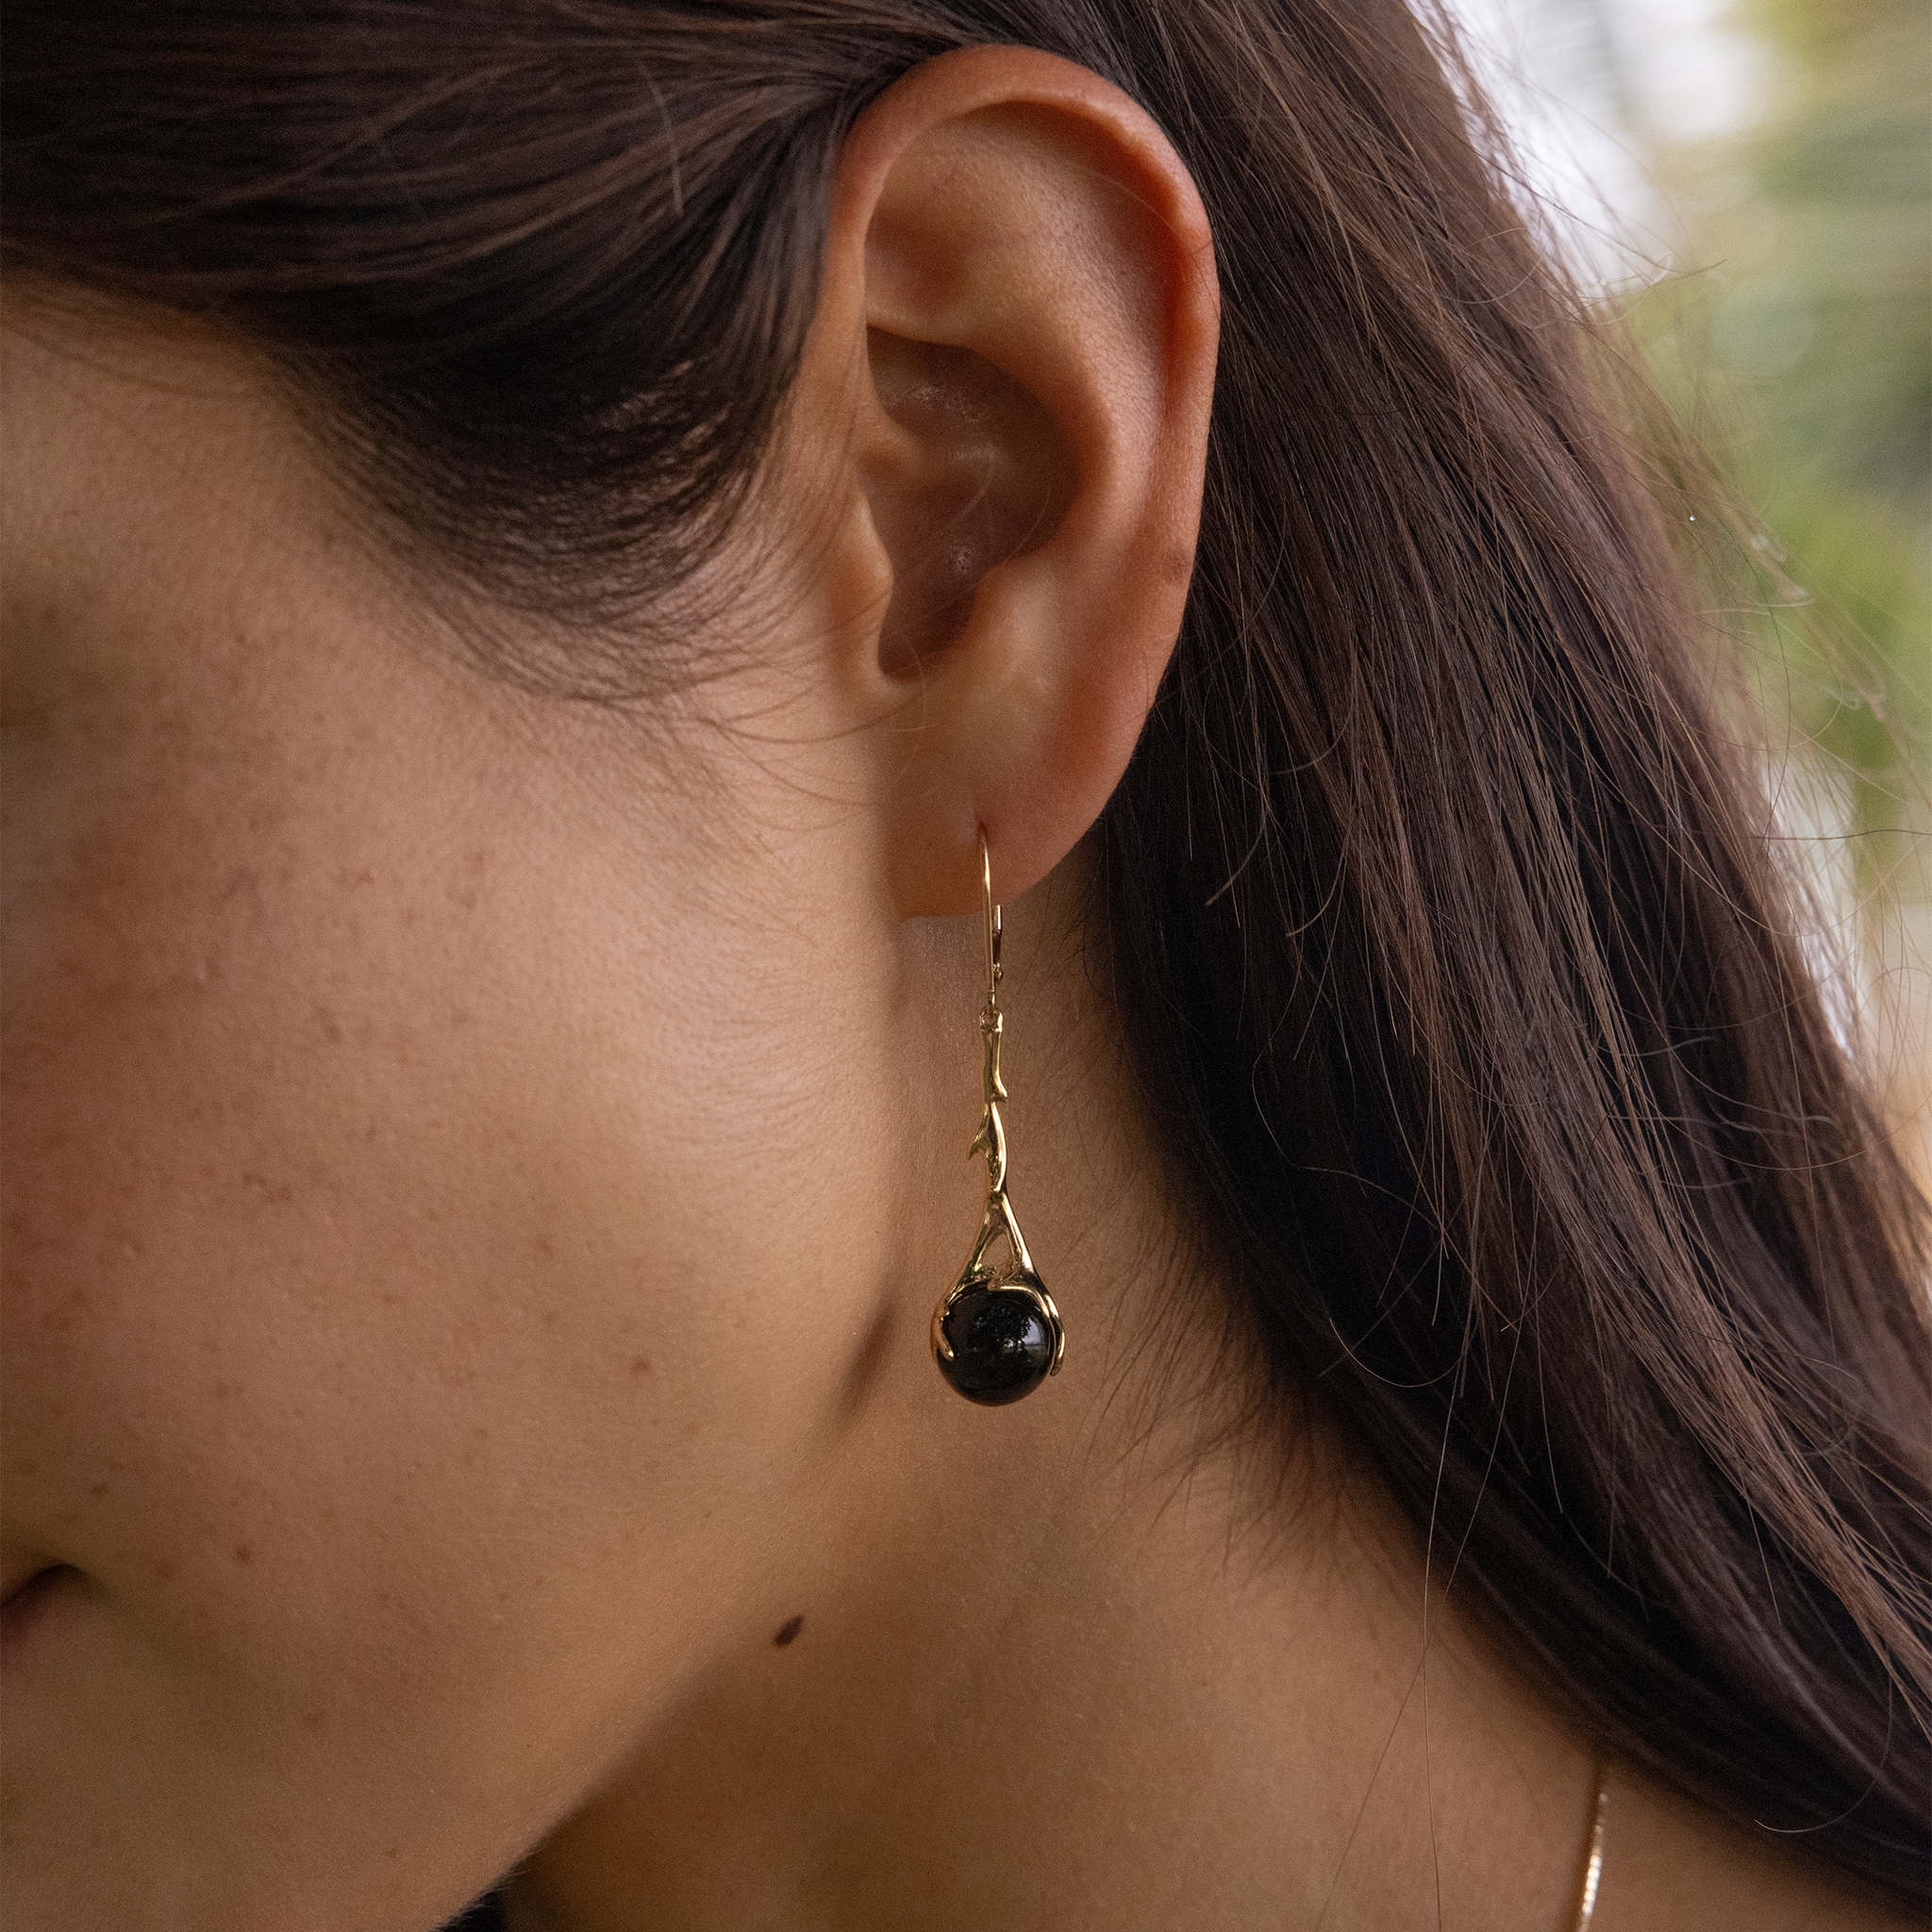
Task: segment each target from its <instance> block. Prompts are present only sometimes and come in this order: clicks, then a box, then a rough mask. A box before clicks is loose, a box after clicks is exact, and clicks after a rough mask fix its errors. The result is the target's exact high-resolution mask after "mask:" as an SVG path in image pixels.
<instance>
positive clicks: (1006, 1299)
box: [939, 1284, 1057, 1408]
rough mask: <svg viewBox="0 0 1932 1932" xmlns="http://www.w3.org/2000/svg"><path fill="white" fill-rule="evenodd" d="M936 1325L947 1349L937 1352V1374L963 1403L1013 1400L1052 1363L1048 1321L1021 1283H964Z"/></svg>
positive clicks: (1029, 1388)
mask: <svg viewBox="0 0 1932 1932" xmlns="http://www.w3.org/2000/svg"><path fill="white" fill-rule="evenodd" d="M940 1326H941V1330H942V1331H943V1333H944V1335H945V1338H946V1345H947V1346H948V1347H949V1348H950V1349H951V1350H952V1351H953V1358H952V1360H951V1361H948V1360H947V1359H946V1358H945V1357H944V1356H941V1357H939V1365H940V1374H942V1375H943V1376H944V1377H945V1378H946V1380H947V1381H948V1382H950V1383H951V1384H952V1385H953V1387H954V1388H955V1389H957V1390H958V1391H959V1393H960V1394H961V1395H963V1396H964V1397H965V1398H966V1400H967V1401H968V1402H981V1403H984V1404H986V1406H987V1407H989V1408H991V1407H996V1406H997V1405H999V1404H1000V1403H1003V1402H1018V1401H1019V1399H1020V1398H1021V1396H1023V1395H1030V1394H1032V1392H1033V1391H1035V1390H1036V1389H1038V1388H1039V1387H1040V1385H1041V1382H1043V1381H1044V1380H1045V1379H1046V1376H1047V1374H1048V1372H1049V1371H1050V1370H1051V1369H1052V1367H1053V1354H1054V1347H1055V1343H1056V1341H1057V1338H1056V1336H1055V1334H1054V1332H1053V1324H1052V1323H1051V1322H1049V1321H1048V1320H1047V1317H1046V1311H1045V1309H1043V1308H1042V1307H1041V1306H1040V1304H1039V1302H1038V1301H1036V1300H1035V1299H1034V1297H1033V1296H1032V1295H1031V1294H1029V1293H1028V1292H1027V1291H1025V1290H1024V1288H1001V1287H997V1286H994V1285H992V1284H988V1285H987V1286H985V1287H975V1288H969V1289H968V1290H967V1291H965V1292H964V1293H963V1294H962V1295H960V1296H959V1297H958V1300H956V1301H955V1302H954V1303H953V1305H952V1307H950V1308H948V1309H947V1311H946V1314H945V1318H944V1319H943V1321H941V1324H940Z"/></svg>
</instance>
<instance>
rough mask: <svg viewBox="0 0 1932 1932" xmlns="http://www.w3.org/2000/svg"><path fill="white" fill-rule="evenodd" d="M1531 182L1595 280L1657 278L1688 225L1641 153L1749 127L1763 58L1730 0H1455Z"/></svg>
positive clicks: (1624, 282)
mask: <svg viewBox="0 0 1932 1932" xmlns="http://www.w3.org/2000/svg"><path fill="white" fill-rule="evenodd" d="M1449 11H1450V12H1451V14H1452V15H1453V17H1454V18H1455V19H1456V20H1457V22H1459V23H1460V25H1461V27H1462V31H1463V33H1464V35H1465V37H1466V41H1467V44H1468V46H1469V49H1470V52H1471V53H1472V54H1473V55H1474V57H1475V60H1476V65H1477V67H1478V70H1479V72H1480V74H1481V75H1482V78H1483V81H1484V83H1485V85H1486V86H1487V87H1488V89H1489V90H1490V92H1491V97H1492V98H1493V100H1494V101H1495V103H1496V105H1497V107H1498V108H1500V109H1501V110H1502V112H1503V114H1504V116H1505V119H1506V120H1507V123H1508V124H1509V126H1510V128H1511V130H1512V132H1513V134H1514V137H1515V140H1516V142H1517V144H1518V149H1519V153H1520V156H1521V158H1522V159H1523V161H1524V166H1525V169H1526V170H1527V172H1528V173H1529V175H1530V176H1531V180H1532V184H1533V186H1534V187H1535V188H1536V190H1537V192H1538V193H1539V194H1540V195H1541V196H1542V197H1543V198H1544V199H1545V200H1546V201H1547V202H1549V203H1552V204H1554V205H1555V207H1556V208H1559V209H1561V210H1562V211H1563V212H1564V214H1565V215H1566V216H1567V218H1568V219H1567V221H1566V223H1565V226H1566V227H1567V229H1568V230H1569V232H1570V234H1571V236H1572V242H1573V247H1574V251H1575V256H1576V259H1577V262H1578V265H1579V267H1580V268H1581V269H1582V271H1583V273H1584V275H1585V279H1586V280H1587V281H1588V282H1590V283H1591V284H1592V285H1594V286H1597V287H1600V288H1601V287H1624V286H1628V285H1629V284H1630V283H1631V282H1632V281H1633V280H1634V281H1648V280H1651V279H1654V278H1655V276H1656V275H1657V273H1658V271H1659V270H1660V269H1662V268H1663V267H1664V266H1666V265H1667V264H1669V263H1670V262H1672V261H1673V259H1674V255H1675V249H1676V244H1677V230H1678V224H1677V223H1676V222H1675V221H1674V219H1673V216H1672V210H1671V209H1670V208H1668V207H1667V206H1666V205H1665V203H1664V201H1663V200H1662V198H1661V196H1660V195H1659V193H1658V191H1657V187H1656V185H1655V184H1654V183H1653V181H1652V180H1651V178H1650V176H1649V175H1648V173H1647V172H1646V167H1645V163H1644V161H1643V159H1642V158H1641V157H1642V156H1643V155H1644V154H1646V153H1648V154H1650V155H1652V156H1655V155H1657V154H1658V153H1660V152H1662V151H1666V150H1669V149H1671V148H1675V147H1680V146H1686V145H1690V144H1692V143H1695V142H1703V141H1707V140H1709V139H1711V138H1712V137H1714V136H1719V135H1724V134H1727V133H1730V132H1733V131H1734V130H1736V129H1738V128H1740V127H1742V126H1745V125H1748V124H1749V123H1750V121H1751V120H1752V119H1753V117H1754V113H1755V111H1756V106H1757V102H1759V101H1760V100H1761V99H1762V98H1763V96H1764V92H1765V82H1766V78H1767V76H1766V74H1765V56H1764V54H1763V52H1762V50H1761V49H1760V48H1758V47H1757V45H1756V44H1755V43H1754V42H1751V41H1750V40H1749V39H1747V38H1746V37H1745V36H1744V35H1742V34H1740V33H1739V32H1737V31H1735V30H1734V29H1732V28H1731V27H1729V26H1727V25H1725V21H1724V16H1725V13H1726V11H1727V8H1726V6H1725V0H1449Z"/></svg>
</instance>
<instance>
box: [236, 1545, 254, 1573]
mask: <svg viewBox="0 0 1932 1932" xmlns="http://www.w3.org/2000/svg"><path fill="white" fill-rule="evenodd" d="M234 1556H235V1560H236V1562H238V1563H239V1564H241V1565H242V1568H243V1569H244V1570H245V1569H247V1567H248V1566H249V1564H251V1563H252V1562H254V1561H255V1552H254V1551H253V1550H251V1549H250V1548H249V1547H248V1545H247V1544H246V1543H237V1544H236V1545H235V1551H234Z"/></svg>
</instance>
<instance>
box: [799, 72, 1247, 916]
mask: <svg viewBox="0 0 1932 1932" xmlns="http://www.w3.org/2000/svg"><path fill="white" fill-rule="evenodd" d="M1216 322H1217V307H1216V294H1215V287H1214V280H1213V268H1212V260H1211V252H1210V250H1209V248H1208V233H1207V224H1206V217H1205V215H1204V214H1203V212H1202V210H1201V207H1200V203H1199V200H1198V197H1197V196H1196V194H1195V192H1194V189H1193V185H1192V182H1191V179H1190V178H1189V176H1188V174H1187V171H1186V169H1185V168H1184V167H1183V166H1182V164H1181V162H1180V161H1179V159H1178V158H1177V157H1175V155H1174V152H1173V150H1172V148H1171V147H1170V146H1169V145H1168V143H1167V142H1166V141H1165V139H1164V138H1163V137H1162V136H1161V134H1160V133H1159V130H1158V128H1157V127H1156V126H1155V125H1154V124H1153V123H1152V122H1151V121H1150V120H1149V119H1148V117H1147V116H1146V115H1145V114H1144V113H1143V112H1142V111H1141V109H1140V108H1138V107H1136V106H1135V105H1134V103H1132V102H1131V101H1129V100H1128V99H1127V98H1126V96H1125V95H1124V94H1122V93H1120V92H1119V91H1118V90H1116V89H1114V88H1112V87H1111V86H1109V85H1108V83H1107V82H1105V81H1102V80H1100V79H1099V78H1098V77H1097V76H1095V75H1091V74H1089V73H1087V72H1086V71H1085V70H1083V69H1080V68H1077V67H1074V66H1073V65H1071V64H1070V63H1068V62H1066V61H1062V60H1058V59H1056V58H1053V57H1052V56H1049V55H1045V54H1040V53H1035V52H1032V51H1029V50H1023V49H1016V48H979V49H974V50H972V51H970V52H967V53H962V54H956V55H948V56H945V57H943V58H940V59H938V60H934V61H930V62H928V63H927V64H926V65H925V66H924V67H922V68H919V69H916V70H915V71H914V72H913V73H912V74H910V75H907V76H906V78H905V79H903V80H902V81H900V82H899V83H897V84H896V85H895V86H894V87H893V88H892V89H891V90H889V91H888V92H887V93H886V94H885V95H884V96H882V97H881V99H880V100H879V101H878V102H877V103H875V104H874V107H873V108H871V109H869V110H868V112H867V114H866V115H865V116H863V117H862V118H861V120H860V122H859V124H858V126H857V127H856V128H855V129H854V131H853V134H852V136H851V138H850V140H849V141H848V143H847V147H846V151H845V154H844V157H843V161H842V165H841V175H840V179H839V184H838V189H837V192H836V195H835V203H834V218H833V224H832V231H831V235H830V238H829V242H828V246H827V253H826V263H825V279H824V291H823V294H822V297H821V305H820V311H819V315H818V318H817V320H816V323H815V325H814V329H813V335H812V340H811V341H810V343H809V344H808V353H807V358H806V362H805V366H804V369H803V370H802V372H801V375H800V378H799V383H800V390H801V398H800V399H801V402H802V403H803V404H804V406H805V408H807V410H808V411H810V412H812V413H813V414H814V415H815V416H816V417H817V419H818V420H820V421H831V420H835V418H836V414H837V412H838V411H839V410H841V409H842V410H843V411H845V412H846V413H845V423H846V425H847V429H848V432H849V433H848V434H847V435H846V437H845V439H844V446H845V447H846V448H848V449H849V451H850V458H849V461H850V466H851V482H852V488H853V491H854V493H855V497H859V496H862V498H863V503H864V507H865V511H866V517H865V522H866V524H867V525H868V528H867V531H866V533H865V535H866V541H869V542H872V543H875V544H876V546H877V547H878V549H879V550H880V551H881V552H882V553H883V562H884V565H885V566H886V568H888V569H889V571H890V575H891V594H890V597H889V598H887V599H886V600H884V601H883V602H880V601H879V600H876V599H875V600H874V608H872V609H870V610H869V611H866V612H859V611H855V612H852V613H849V618H850V620H851V621H850V622H848V623H846V624H842V625H841V626H840V637H841V645H840V648H841V649H844V650H846V651H848V652H850V651H853V650H858V651H859V652H860V653H861V654H862V657H863V661H862V662H858V663H856V664H855V663H854V662H852V661H847V662H846V663H845V664H844V665H842V666H841V682H842V683H843V686H844V688H845V689H847V690H848V691H851V692H852V693H853V697H852V702H853V703H854V704H856V705H857V706H858V708H859V709H860V710H861V711H862V712H867V713H869V714H870V715H869V716H867V717H865V718H863V719H861V720H860V721H858V722H861V723H863V724H868V725H869V726H870V727H871V728H870V729H868V730H866V731H864V732H863V733H861V734H860V736H861V738H862V740H863V742H864V743H865V745H866V746H867V756H868V757H869V758H871V759H872V761H873V766H874V782H873V783H872V785H871V787H870V790H871V791H873V794H874V796H875V797H876V798H877V799H878V801H879V805H880V808H881V811H882V814H883V818H882V834H883V846H884V850H885V853H886V857H887V863H888V865H889V868H890V871H891V893H892V898H893V901H894V903H895V904H896V905H897V907H898V908H899V910H900V911H901V912H902V913H903V914H906V915H908V916H909V915H916V914H948V913H960V912H964V911H968V910H970V909H971V908H972V907H973V906H974V903H975V897H974V895H975V893H976V891H977V890H978V858H977V854H978V839H979V833H980V830H981V828H982V827H984V829H985V832H986V835H987V838H988V841H989V843H990V845H991V850H992V854H993V864H994V867H995V872H996V876H997V879H998V883H999V891H1000V893H1001V895H1002V896H1003V897H1008V898H1010V897H1013V896H1015V895H1017V894H1018V893H1019V892H1021V891H1024V890H1025V889H1026V888H1027V887H1028V886H1030V885H1031V884H1033V883H1034V882H1035V881H1036V880H1037V879H1039V878H1040V877H1041V876H1043V875H1044V874H1046V873H1047V872H1048V871H1050V870H1051V869H1052V868H1053V866H1054V865H1056V864H1057V863H1058V861H1059V859H1060V858H1062V857H1063V856H1064V855H1065V854H1066V853H1067V852H1068V851H1069V850H1071V848H1072V847H1073V845H1074V843H1075V842H1076V841H1078V839H1079V838H1080V837H1081V835H1082V834H1083V833H1084V832H1085V831H1086V830H1087V828H1088V827H1089V826H1090V825H1091V824H1092V823H1093V821H1094V819H1095V818H1096V817H1097V816H1098V815H1099V813H1100V810H1101V808H1102V807H1103V806H1104V805H1105V804H1106V802H1107V799H1108V795H1109V794H1110V793H1111V791H1112V790H1113V788H1114V786H1115V784H1117V783H1118V781H1119V778H1120V775H1121V774H1122V772H1123V771H1124V769H1125V767H1126V762H1127V759H1128V758H1129V756H1130V755H1131V753H1132V750H1133V746H1134V742H1135V741H1136V739H1137V738H1138V736H1139V734H1140V730H1141V724H1143V723H1144V721H1145V717H1146V713H1147V710H1148V708H1149V707H1150V706H1151V704H1152V702H1153V698H1154V693H1155V691H1156V689H1157V688H1158V683H1159V679H1160V675H1161V673H1162V671H1163V670H1164V668H1165V665H1166V661H1167V658H1168V656H1169V655H1170V653H1171V652H1172V649H1173V646H1174V639H1175V637H1176V635H1177V633H1178V630H1179V627H1180V620H1181V613H1182V608H1183V605H1184V602H1185V597H1186V584H1187V569H1186V563H1187V559H1189V558H1191V555H1192V549H1193V542H1194V537H1195V531H1196V526H1197V524H1198V520H1199V515H1200V500H1201V480H1202V475H1203V471H1204V467H1205V461H1206V451H1207V434H1208V410H1209V405H1210V402H1211V395H1212V387H1213V370H1214V350H1215V332H1216ZM858 575H859V576H862V575H863V574H862V573H861V574H858ZM855 638H856V639H858V643H856V644H855V643H854V642H853V640H854V639H855Z"/></svg>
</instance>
